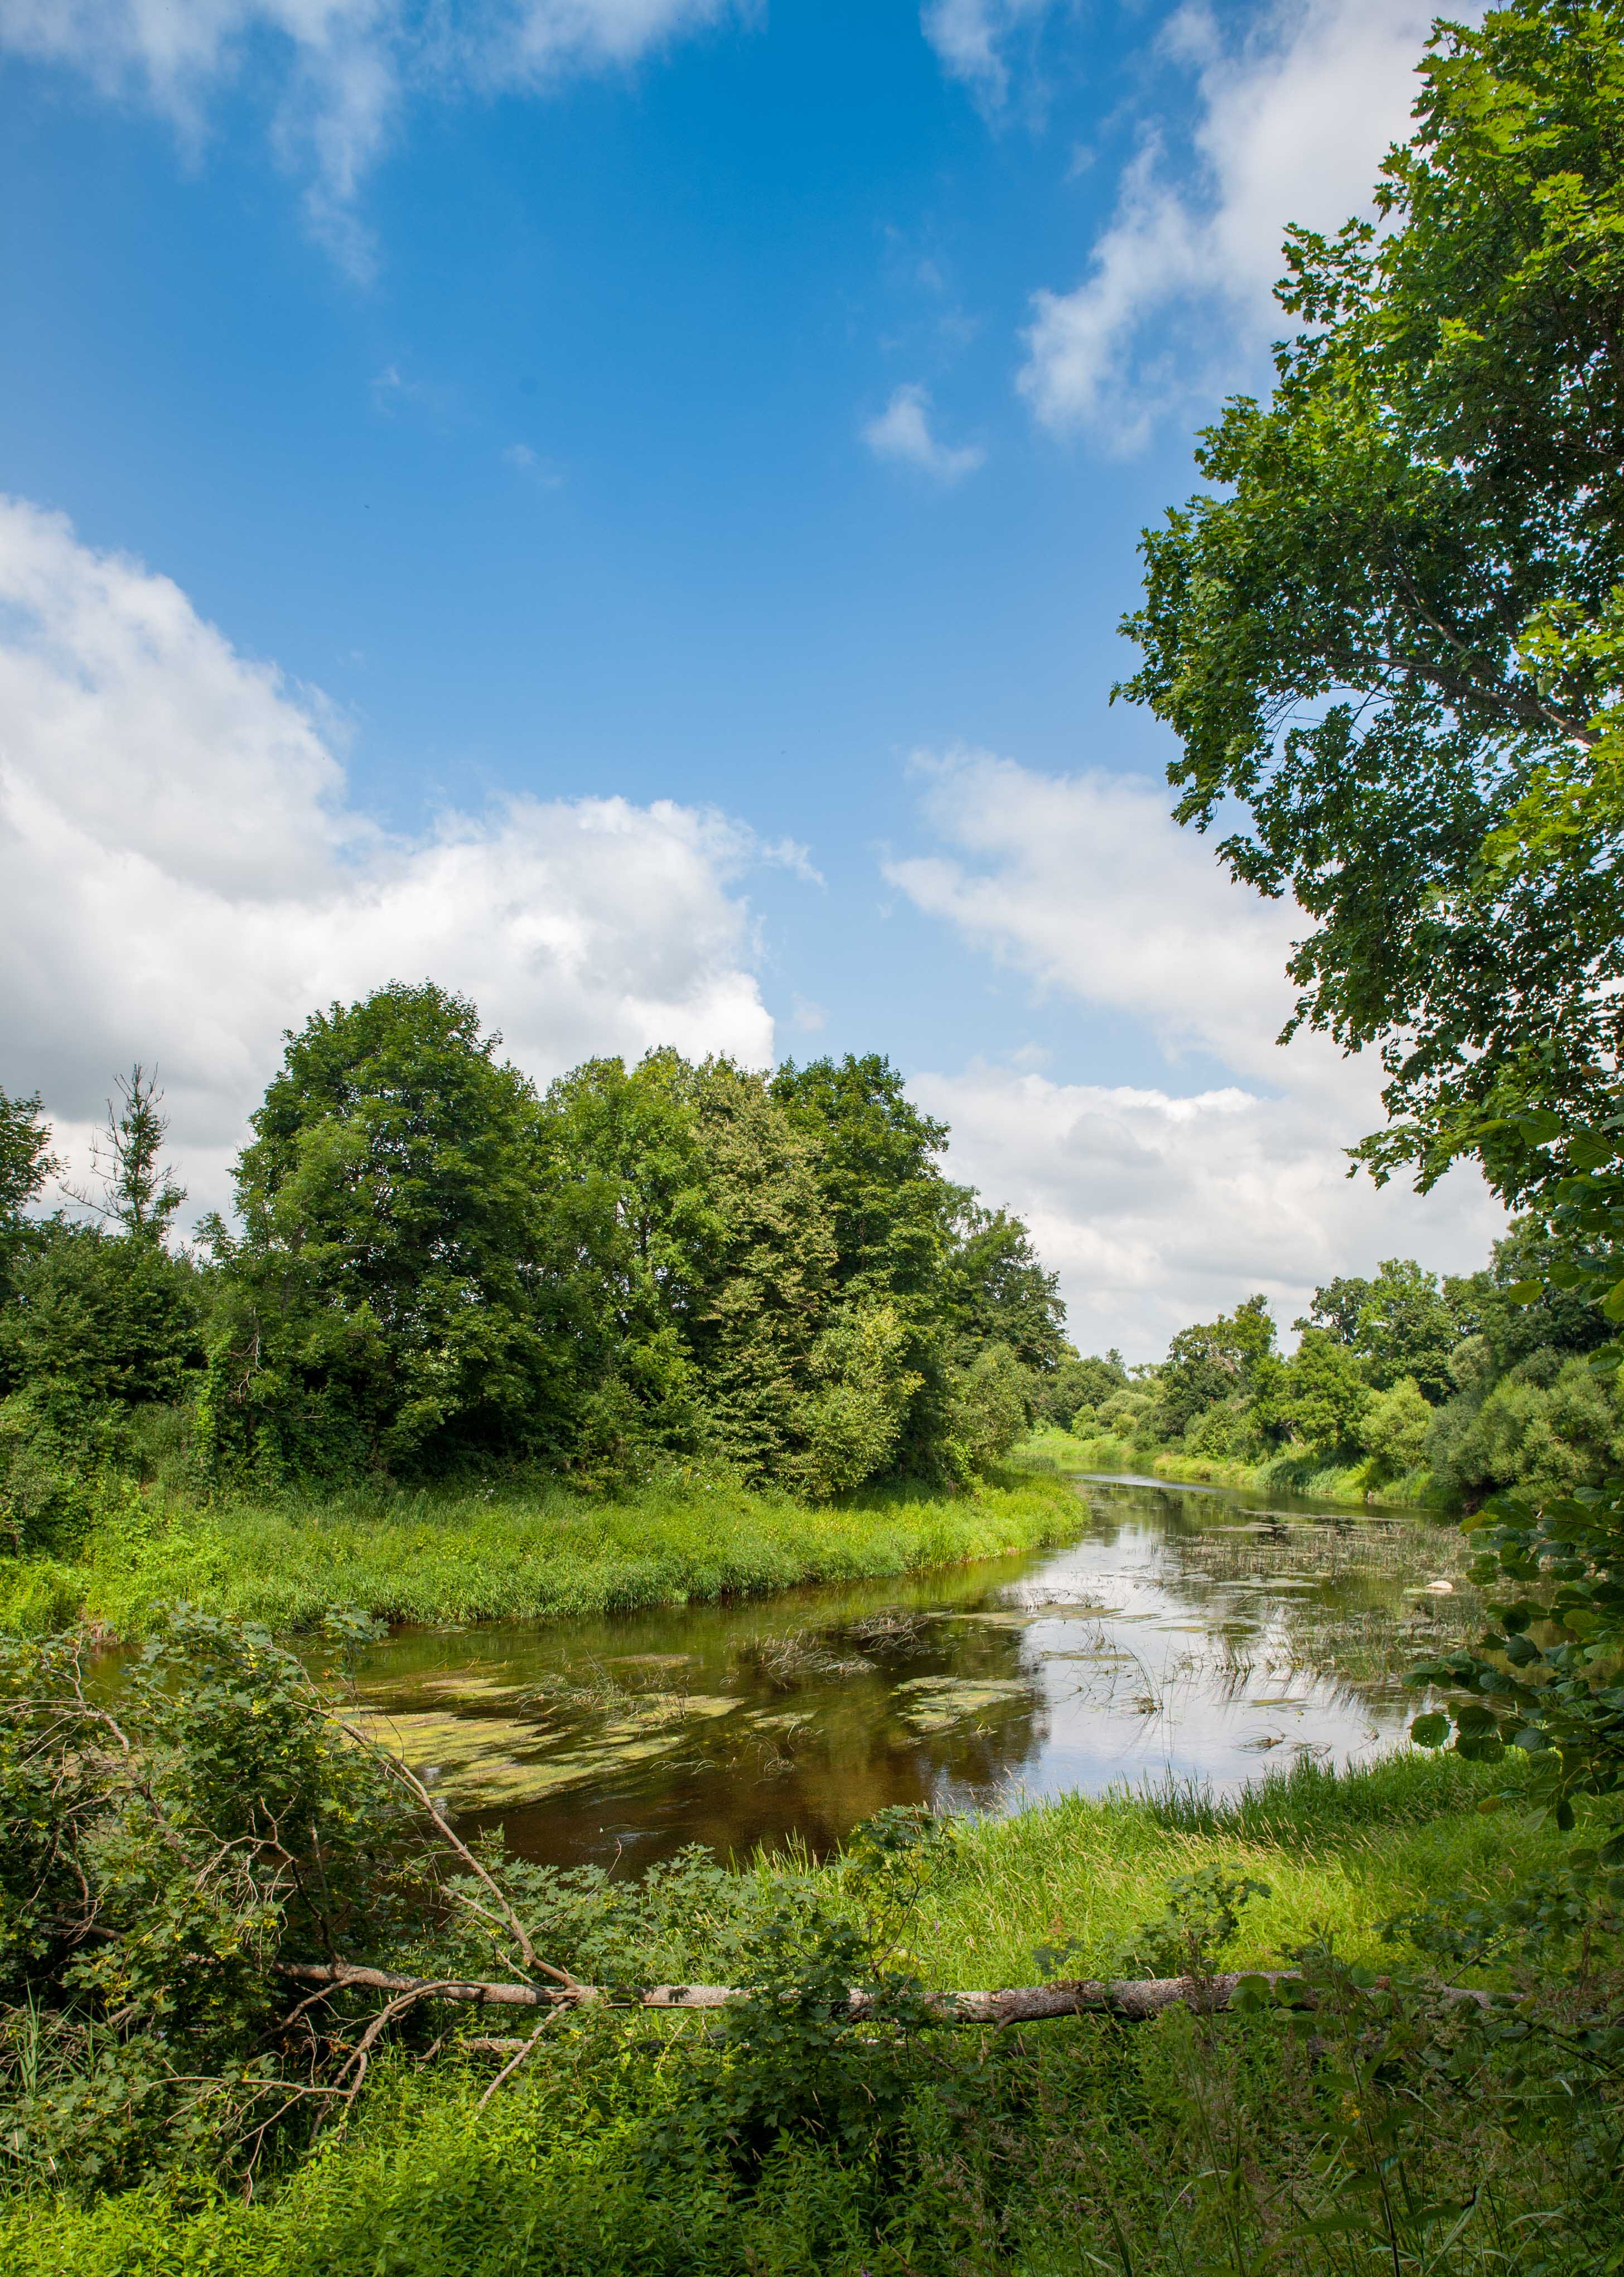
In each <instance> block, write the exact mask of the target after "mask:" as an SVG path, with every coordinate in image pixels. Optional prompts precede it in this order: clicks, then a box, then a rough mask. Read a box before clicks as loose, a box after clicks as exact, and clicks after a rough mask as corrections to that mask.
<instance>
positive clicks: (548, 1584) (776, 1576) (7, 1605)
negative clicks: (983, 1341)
mask: <svg viewBox="0 0 1624 2277" xmlns="http://www.w3.org/2000/svg"><path fill="white" fill-rule="evenodd" d="M1079 1522H1080V1521H1079V1512H1078V1509H1077V1503H1076V1497H1075V1496H1074V1493H1073V1492H1072V1491H1071V1490H1070V1489H1068V1488H1067V1487H1066V1485H1065V1483H1064V1482H1063V1481H1060V1480H1059V1479H1058V1478H1055V1477H1052V1476H1046V1477H1045V1476H1035V1475H1027V1474H1016V1473H1009V1474H1003V1475H1001V1476H1000V1477H998V1478H997V1479H994V1480H990V1481H984V1482H983V1483H982V1484H980V1485H978V1486H976V1487H975V1488H974V1489H967V1490H966V1491H964V1492H962V1493H956V1494H951V1495H948V1494H943V1493H941V1492H939V1491H933V1490H930V1489H924V1488H922V1487H910V1486H906V1485H904V1486H896V1487H890V1488H880V1489H873V1490H871V1491H869V1492H867V1493H863V1494H860V1495H857V1496H853V1497H851V1498H850V1499H848V1500H847V1501H846V1502H844V1503H841V1504H838V1505H835V1506H832V1507H826V1508H817V1509H813V1508H808V1506H806V1505H805V1504H799V1503H795V1502H793V1501H791V1500H789V1499H788V1498H787V1497H785V1496H776V1495H764V1494H755V1493H751V1492H750V1491H749V1490H748V1489H745V1488H743V1487H738V1486H717V1485H713V1484H701V1483H699V1482H693V1483H688V1484H684V1483H682V1482H680V1481H678V1482H674V1483H673V1482H665V1483H662V1484H659V1485H656V1486H650V1487H648V1488H645V1489H641V1491H638V1492H635V1493H633V1494H630V1495H628V1496H626V1497H624V1498H620V1499H609V1498H606V1497H597V1498H590V1499H589V1498H587V1497H585V1496H581V1495H578V1494H573V1493H571V1492H570V1491H568V1490H567V1489H565V1488H563V1487H560V1486H559V1485H558V1484H557V1483H556V1482H552V1481H545V1480H543V1481H535V1482H522V1481H500V1482H498V1481H493V1482H492V1483H491V1484H490V1485H489V1486H486V1487H482V1488H475V1489H468V1488H466V1487H464V1488H459V1489H440V1490H437V1491H429V1490H425V1491H421V1492H417V1493H385V1492H377V1491H371V1492H349V1493H345V1494H337V1495H334V1496H331V1497H330V1498H327V1499H325V1500H315V1499H305V1500H295V1499H286V1500H275V1501H271V1500H259V1501H254V1500H250V1499H247V1498H246V1497H241V1498H226V1499H223V1500H220V1501H216V1502H213V1503H202V1502H198V1501H195V1500H192V1499H190V1498H188V1497H186V1496H180V1495H177V1494H173V1493H170V1494H154V1495H152V1496H148V1499H147V1500H146V1501H145V1502H144V1503H143V1504H142V1505H141V1506H140V1508H139V1509H138V1510H135V1511H133V1512H130V1513H129V1514H127V1515H125V1516H123V1517H120V1518H118V1519H114V1520H111V1521H110V1522H108V1523H106V1524H104V1525H103V1526H102V1527H100V1528H99V1529H98V1530H97V1532H96V1533H95V1534H93V1535H92V1536H91V1538H90V1540H89V1541H88V1542H87V1543H86V1545H85V1547H84V1549H83V1550H82V1551H81V1552H80V1555H79V1556H78V1557H75V1558H73V1559H72V1560H63V1559H54V1558H43V1557H36V1558H20V1559H4V1560H0V1627H5V1628H9V1629H12V1630H20V1631H27V1632H30V1633H37V1632H39V1631H42V1630H48V1629H51V1628H58V1627H61V1626H65V1624H66V1623H67V1622H69V1621H72V1620H78V1619H84V1620H87V1621H90V1622H93V1623H95V1625H97V1626H99V1627H100V1628H102V1630H103V1631H105V1632H106V1633H108V1634H109V1635H110V1636H117V1637H137V1636H140V1634H142V1633H144V1632H145V1631H146V1630H147V1629H148V1627H150V1626H151V1625H152V1623H153V1622H154V1620H155V1619H156V1616H157V1613H158V1611H159V1609H160V1608H161V1607H162V1606H163V1605H164V1604H165V1603H174V1602H175V1601H176V1600H178V1599H186V1601H188V1602H190V1603H194V1604H201V1605H206V1606H208V1607H209V1609H210V1610H211V1611H218V1612H224V1613H231V1614H235V1615H238V1616H239V1617H241V1618H245V1619H251V1620H256V1621H263V1622H265V1623H267V1624H269V1626H271V1627H273V1628H277V1629H282V1630H298V1629H301V1628H307V1627H310V1626H314V1625H315V1624H316V1623H317V1622H319V1621H320V1619H321V1618H322V1616H323V1613H324V1612H326V1611H328V1610H329V1609H330V1607H334V1606H341V1605H342V1606H357V1607H360V1608H362V1609H364V1610H365V1611H369V1612H372V1613H375V1614H377V1615H380V1616H382V1617H383V1618H386V1619H390V1620H404V1621H424V1622H435V1621H472V1620H491V1619H501V1618H509V1619H513V1618H520V1619H554V1618H562V1617H564V1616H566V1615H570V1614H577V1613H601V1612H608V1611H626V1610H632V1609H634V1608H636V1607H639V1606H644V1605H661V1604H669V1605H679V1604H684V1603H690V1602H695V1601H702V1600H706V1599H715V1598H718V1597H725V1596H732V1595H756V1594H762V1593H764V1592H767V1591H770V1590H773V1589H783V1588H792V1587H793V1586H794V1585H795V1584H797V1583H799V1582H806V1581H842V1580H858V1579H861V1578H863V1577H867V1576H885V1575H890V1574H901V1573H912V1572H915V1571H917V1570H919V1569H922V1568H924V1567H928V1566H933V1565H958V1564H960V1563H962V1562H964V1561H966V1560H968V1559H970V1558H976V1557H995V1556H997V1555H998V1554H999V1553H1001V1552H1004V1551H1007V1550H1029V1549H1036V1548H1039V1547H1042V1546H1043V1544H1045V1543H1048V1542H1057V1541H1061V1540H1064V1539H1066V1537H1067V1536H1068V1535H1070V1534H1073V1533H1074V1532H1075V1531H1076V1530H1077V1528H1078V1526H1079Z"/></svg>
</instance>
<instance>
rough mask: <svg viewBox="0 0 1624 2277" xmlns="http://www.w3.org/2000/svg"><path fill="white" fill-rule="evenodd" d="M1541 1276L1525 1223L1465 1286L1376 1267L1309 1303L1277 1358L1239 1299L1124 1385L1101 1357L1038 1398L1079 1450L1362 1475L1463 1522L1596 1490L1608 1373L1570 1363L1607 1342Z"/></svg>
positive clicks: (1609, 1410) (1542, 1240)
mask: <svg viewBox="0 0 1624 2277" xmlns="http://www.w3.org/2000/svg"><path fill="white" fill-rule="evenodd" d="M1558 1262H1559V1260H1558V1256H1557V1253H1556V1251H1555V1250H1554V1248H1553V1246H1552V1243H1551V1242H1550V1241H1549V1239H1548V1238H1546V1237H1545V1236H1544V1234H1543V1233H1542V1231H1541V1230H1540V1228H1539V1226H1538V1224H1537V1222H1535V1221H1534V1220H1533V1219H1531V1218H1530V1219H1523V1220H1522V1221H1520V1222H1517V1223H1515V1224H1514V1225H1513V1227H1512V1228H1511V1230H1510V1231H1509V1232H1508V1233H1507V1234H1506V1237H1504V1239H1502V1240H1500V1241H1498V1242H1496V1243H1495V1245H1494V1247H1493V1252H1492V1254H1491V1260H1490V1262H1489V1264H1488V1265H1487V1266H1486V1267H1485V1268H1484V1269H1483V1270H1482V1271H1480V1272H1476V1273H1471V1274H1461V1275H1454V1274H1446V1275H1445V1276H1443V1277H1442V1278H1441V1279H1440V1278H1439V1277H1438V1276H1437V1275H1436V1274H1432V1273H1429V1272H1426V1271H1424V1270H1423V1268H1422V1267H1421V1266H1419V1265H1418V1264H1416V1263H1415V1260H1414V1259H1413V1258H1388V1259H1387V1260H1385V1261H1384V1262H1383V1264H1382V1265H1381V1266H1380V1267H1379V1268H1378V1269H1377V1273H1376V1275H1375V1276H1374V1277H1373V1278H1371V1279H1362V1278H1356V1277H1347V1278H1339V1279H1337V1280H1334V1281H1332V1282H1330V1283H1327V1285H1326V1286H1325V1287H1324V1288H1322V1289H1317V1290H1316V1291H1315V1293H1314V1301H1313V1303H1312V1305H1311V1306H1310V1307H1309V1312H1308V1314H1307V1315H1306V1316H1305V1317H1304V1318H1301V1319H1300V1320H1298V1321H1296V1322H1295V1324H1294V1325H1295V1327H1296V1329H1297V1331H1298V1344H1297V1348H1296V1351H1295V1352H1294V1354H1293V1355H1292V1356H1291V1357H1290V1358H1289V1359H1287V1358H1286V1357H1284V1356H1283V1355H1282V1354H1281V1353H1280V1352H1279V1351H1278V1350H1277V1348H1276V1346H1277V1335H1276V1327H1275V1322H1274V1320H1273V1318H1272V1317H1271V1314H1270V1311H1269V1306H1268V1300H1267V1298H1264V1297H1262V1296H1255V1297H1250V1298H1248V1299H1247V1300H1246V1301H1245V1303H1244V1304H1241V1305H1237V1306H1236V1307H1235V1309H1234V1311H1233V1313H1231V1314H1219V1316H1218V1319H1217V1320H1216V1321H1203V1322H1198V1323H1196V1324H1195V1325H1194V1326H1192V1327H1190V1328H1188V1329H1180V1332H1179V1334H1178V1335H1177V1336H1174V1337H1173V1339H1172V1344H1170V1345H1169V1347H1168V1352H1167V1357H1166V1359H1165V1360H1162V1361H1160V1362H1158V1363H1156V1364H1154V1365H1152V1366H1150V1367H1135V1368H1132V1369H1129V1368H1127V1367H1124V1366H1123V1364H1122V1360H1121V1356H1120V1355H1119V1353H1117V1352H1111V1353H1110V1354H1108V1355H1107V1356H1106V1357H1105V1358H1104V1359H1082V1360H1069V1361H1066V1362H1064V1363H1063V1364H1062V1365H1061V1366H1060V1367H1058V1368H1057V1369H1056V1370H1055V1371H1054V1374H1053V1375H1052V1377H1051V1379H1050V1381H1049V1382H1048V1383H1047V1385H1046V1386H1045V1388H1044V1391H1045V1397H1046V1400H1047V1404H1048V1410H1049V1413H1050V1414H1051V1417H1052V1418H1053V1420H1056V1421H1059V1422H1060V1423H1062V1424H1064V1425H1065V1426H1066V1428H1069V1429H1071V1430H1072V1431H1073V1432H1074V1433H1075V1434H1077V1435H1079V1436H1081V1437H1084V1438H1089V1439H1101V1438H1110V1439H1115V1440H1117V1441H1119V1442H1122V1443H1126V1444H1127V1445H1128V1446H1130V1447H1134V1448H1137V1449H1142V1450H1144V1451H1172V1450H1176V1451H1180V1452H1183V1453H1186V1454H1188V1455H1191V1456H1194V1457H1206V1458H1216V1459H1218V1460H1224V1461H1231V1462H1238V1463H1248V1464H1261V1463H1264V1462H1268V1461H1271V1460H1275V1459H1279V1458H1282V1457H1290V1456H1301V1457H1303V1458H1308V1459H1309V1460H1311V1461H1313V1462H1315V1463H1317V1465H1319V1466H1322V1467H1331V1466H1342V1467H1347V1466H1355V1465H1362V1466H1364V1470H1365V1480H1366V1483H1367V1484H1369V1485H1371V1486H1380V1485H1383V1484H1390V1483H1393V1482H1394V1481H1399V1480H1402V1479H1408V1480H1409V1481H1413V1482H1414V1486H1415V1491H1417V1492H1421V1491H1423V1490H1427V1491H1430V1492H1432V1493H1434V1494H1436V1495H1438V1496H1440V1497H1441V1498H1443V1499H1446V1500H1447V1501H1449V1502H1451V1503H1454V1504H1463V1505H1465V1506H1467V1507H1471V1506H1474V1505H1476V1504H1477V1503H1479V1502H1481V1501H1482V1500H1483V1499H1484V1496H1486V1495H1489V1494H1491V1493H1492V1492H1494V1491H1495V1490H1496V1489H1503V1488H1515V1489H1522V1490H1524V1491H1526V1492H1529V1493H1531V1494H1536V1495H1540V1494H1563V1493H1567V1492H1569V1491H1571V1489H1574V1488H1575V1487H1579V1486H1588V1485H1594V1484H1597V1483H1599V1482H1600V1481H1601V1480H1602V1479H1603V1478H1604V1477H1605V1476H1607V1475H1608V1474H1611V1473H1613V1472H1615V1471H1616V1470H1617V1469H1618V1468H1619V1467H1620V1463H1624V1405H1620V1397H1619V1390H1618V1387H1617V1384H1616V1382H1615V1380H1614V1372H1613V1371H1612V1370H1607V1371H1605V1372H1597V1370H1595V1369H1593V1368H1591V1367H1590V1366H1589V1365H1588V1363H1587V1359H1586V1355H1587V1354H1589V1353H1590V1352H1594V1351H1596V1350H1597V1349H1598V1348H1599V1347H1600V1346H1601V1345H1602V1344H1605V1343H1606V1341H1607V1339H1608V1337H1609V1336H1610V1335H1611V1333H1612V1329H1611V1325H1610V1323H1609V1322H1608V1321H1607V1320H1606V1319H1605V1317H1604V1316H1603V1314H1601V1313H1600V1312H1599V1311H1598V1310H1597V1306H1596V1305H1595V1304H1594V1302H1593V1301H1592V1300H1591V1299H1590V1298H1589V1297H1588V1296H1584V1295H1582V1294H1581V1293H1579V1291H1576V1290H1564V1289H1562V1288H1560V1287H1559V1286H1557V1285H1556V1284H1555V1283H1553V1282H1552V1278H1551V1273H1552V1266H1553V1265H1554V1264H1557V1263H1558ZM1535 1283H1538V1284H1539V1287H1540V1291H1541V1293H1540V1294H1539V1295H1538V1297H1537V1298H1535V1299H1534V1300H1533V1301H1529V1292H1530V1291H1531V1289H1532V1287H1533V1284H1535ZM1423 1474H1425V1477H1424V1480H1423Z"/></svg>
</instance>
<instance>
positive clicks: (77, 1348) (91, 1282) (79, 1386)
mask: <svg viewBox="0 0 1624 2277" xmlns="http://www.w3.org/2000/svg"><path fill="white" fill-rule="evenodd" d="M205 1310H206V1303H205V1292H204V1290H203V1287H202V1285H201V1278H200V1276H199V1273H198V1271H197V1268H195V1266H194V1264H193V1263H192V1261H191V1260H190V1259H188V1258H186V1257H173V1256H171V1254H170V1253H169V1252H168V1251H167V1250H166V1249H165V1248H164V1247H163V1243H162V1242H161V1241H159V1240H156V1239H149V1238H143V1237H139V1236H138V1237H131V1236H128V1235H114V1234H109V1233H105V1232H103V1231H102V1229H101V1228H100V1227H99V1226H93V1225H83V1224H74V1223H72V1222H71V1221H69V1220H66V1219H64V1218H61V1217H55V1218H52V1219H50V1220H49V1221H47V1222H46V1223H45V1224H43V1225H42V1227H41V1228H40V1229H39V1231H38V1234H37V1236H36V1237H35V1238H34V1240H32V1241H31V1242H30V1243H29V1244H28V1245H27V1249H26V1250H25V1251H24V1252H23V1253H22V1254H21V1256H20V1257H19V1260H18V1262H17V1265H16V1267H15V1268H14V1271H13V1274H12V1279H11V1295H10V1300H9V1302H8V1303H7V1304H6V1305H5V1306H4V1309H0V1389H5V1390H12V1389H16V1388H18V1387H19V1386H23V1385H27V1384H37V1385H45V1384H49V1385H52V1386H55V1387H56V1388H57V1390H64V1391H66V1392H68V1393H70V1394H72V1397H74V1398H75V1399H76V1400H79V1401H80V1402H86V1401H87V1402H90V1403H92V1404H93V1405H96V1404H114V1405H144V1404H146V1403H148V1402H153V1401H166V1400H175V1399H178V1398H180V1397H182V1395H183V1394H184V1393H185V1392H186V1390H187V1389H188V1387H189V1386H190V1385H191V1384H193V1383H194V1382H196V1381H197V1371H198V1370H199V1369H200V1368H201V1366H202V1364H203V1357H204V1355H203V1349H202V1333H203V1316H204V1313H205Z"/></svg>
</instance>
